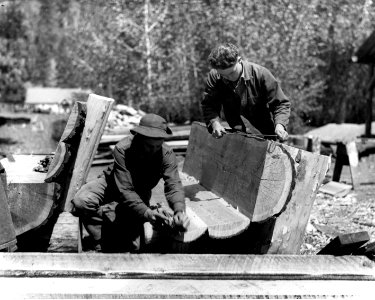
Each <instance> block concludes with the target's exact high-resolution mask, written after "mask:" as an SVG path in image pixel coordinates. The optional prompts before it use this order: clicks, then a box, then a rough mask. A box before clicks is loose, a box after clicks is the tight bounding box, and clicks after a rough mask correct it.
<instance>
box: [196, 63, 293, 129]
mask: <svg viewBox="0 0 375 300" xmlns="http://www.w3.org/2000/svg"><path fill="white" fill-rule="evenodd" d="M241 63H242V66H243V68H242V74H241V76H240V79H239V81H238V83H237V84H235V83H233V82H230V81H228V80H226V79H224V78H223V77H222V76H221V75H220V74H219V73H218V72H217V71H216V70H215V69H212V70H211V71H210V73H209V74H208V78H207V81H206V88H205V91H204V96H203V100H202V102H201V107H202V111H203V117H204V121H205V122H206V124H207V127H208V130H209V132H212V126H211V125H212V122H213V121H215V120H220V112H221V109H223V112H224V115H225V119H226V121H227V122H228V124H229V126H230V127H231V128H235V127H236V128H238V126H240V128H244V123H243V121H242V120H241V115H242V116H243V117H245V118H246V119H247V120H248V121H249V122H250V123H251V124H252V125H253V126H254V127H256V128H257V129H258V130H259V131H260V132H261V133H263V134H267V135H273V134H275V126H276V124H281V125H283V126H284V127H285V129H287V125H288V122H289V115H290V102H289V99H288V98H287V97H286V96H285V94H284V92H283V91H282V89H281V87H280V83H279V82H278V81H277V80H276V79H275V77H274V76H273V75H272V74H271V72H270V71H269V70H268V69H266V68H265V67H262V66H260V65H257V64H254V63H251V62H248V61H242V62H241Z"/></svg>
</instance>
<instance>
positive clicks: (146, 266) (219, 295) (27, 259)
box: [0, 252, 375, 299]
mask: <svg viewBox="0 0 375 300" xmlns="http://www.w3.org/2000/svg"><path fill="white" fill-rule="evenodd" d="M374 281H375V263H374V262H372V261H371V260H369V259H368V258H366V257H361V256H344V257H334V256H324V255H310V256H297V255H296V256H294V255H192V254H163V255H160V254H131V255H129V254H103V253H100V254H96V253H89V254H73V253H17V252H16V253H0V285H1V288H2V291H1V292H2V295H9V296H11V297H9V298H12V299H56V298H58V299H62V298H65V299H67V298H69V299H83V298H84V299H104V298H105V299H120V298H121V299H125V298H126V299H139V298H141V299H146V298H147V299H155V298H157V299H161V298H163V299H170V298H172V299H193V298H194V299H197V298H204V299H207V298H210V299H211V298H212V299H234V298H236V299H238V298H241V299H306V298H308V299H316V298H317V299H333V298H335V299H336V298H352V299H372V298H371V297H372V296H373V295H374V293H375V285H374ZM15 287H22V288H17V289H15Z"/></svg>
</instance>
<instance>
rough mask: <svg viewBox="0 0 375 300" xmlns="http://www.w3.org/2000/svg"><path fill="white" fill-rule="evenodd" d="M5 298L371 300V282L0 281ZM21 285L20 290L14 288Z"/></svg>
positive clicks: (236, 280)
mask: <svg viewBox="0 0 375 300" xmlns="http://www.w3.org/2000/svg"><path fill="white" fill-rule="evenodd" d="M0 284H1V286H2V295H4V296H6V297H5V299H372V297H373V295H374V293H375V288H374V286H375V285H374V282H372V281H370V282H369V281H358V282H357V281H354V280H341V281H338V280H324V279H321V280H276V281H272V280H266V281H265V280H241V279H232V280H220V279H215V280H212V279H199V280H198V279H178V280H176V279H104V278H102V279H98V278H90V277H87V278H72V277H65V276H64V277H52V278H51V277H50V278H48V277H45V278H38V279H35V278H28V277H25V278H23V277H21V278H16V277H12V278H7V277H4V278H0ZM15 286H21V287H22V289H16V290H15V289H14V287H15Z"/></svg>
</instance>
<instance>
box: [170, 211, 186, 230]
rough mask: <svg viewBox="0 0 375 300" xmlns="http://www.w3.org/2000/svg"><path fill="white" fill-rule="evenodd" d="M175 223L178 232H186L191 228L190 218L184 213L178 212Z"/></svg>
mask: <svg viewBox="0 0 375 300" xmlns="http://www.w3.org/2000/svg"><path fill="white" fill-rule="evenodd" d="M173 222H174V225H175V228H176V229H177V230H178V231H183V232H184V231H186V230H187V229H188V227H189V224H190V220H189V217H188V216H187V215H186V214H185V213H184V212H182V211H179V212H176V213H175V215H174V216H173Z"/></svg>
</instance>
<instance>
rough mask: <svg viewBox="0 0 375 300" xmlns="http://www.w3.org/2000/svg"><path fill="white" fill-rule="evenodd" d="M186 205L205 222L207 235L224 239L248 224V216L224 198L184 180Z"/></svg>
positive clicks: (242, 229) (236, 233)
mask: <svg viewBox="0 0 375 300" xmlns="http://www.w3.org/2000/svg"><path fill="white" fill-rule="evenodd" d="M183 183H184V189H185V196H186V197H187V202H186V205H187V206H188V207H189V208H190V209H191V210H192V211H194V213H195V214H196V215H197V216H198V217H199V218H200V219H201V220H202V221H203V223H204V224H206V226H207V229H208V236H209V237H211V238H214V239H225V238H230V237H233V236H236V235H238V234H240V233H241V232H243V231H244V230H245V229H246V228H247V227H248V226H249V224H250V220H249V218H247V217H246V216H244V215H243V214H241V213H240V212H239V211H237V210H236V209H234V208H233V207H232V206H231V205H230V204H229V203H228V202H226V201H225V200H224V199H222V198H220V197H218V196H217V195H215V194H214V193H212V192H210V191H207V190H206V189H205V188H203V187H202V186H201V185H199V184H190V185H189V184H187V181H184V182H183Z"/></svg>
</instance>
